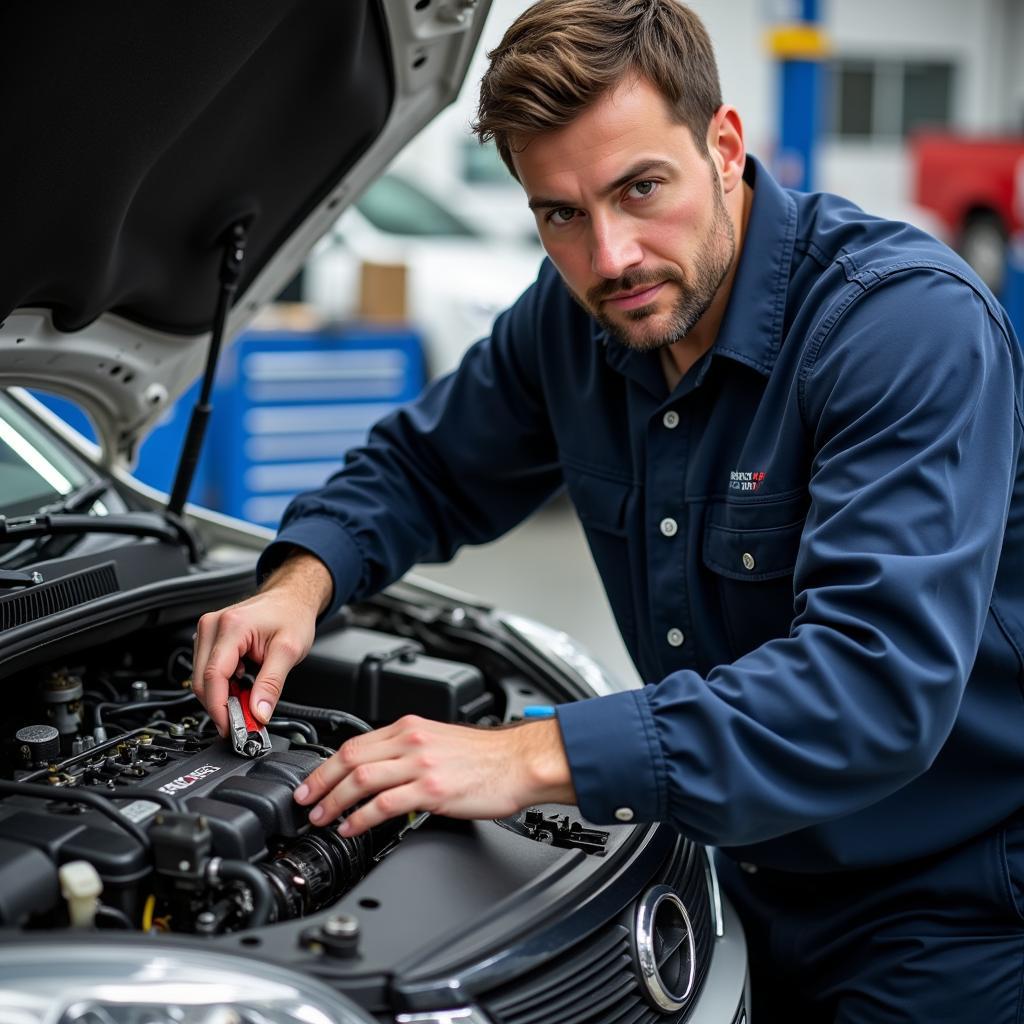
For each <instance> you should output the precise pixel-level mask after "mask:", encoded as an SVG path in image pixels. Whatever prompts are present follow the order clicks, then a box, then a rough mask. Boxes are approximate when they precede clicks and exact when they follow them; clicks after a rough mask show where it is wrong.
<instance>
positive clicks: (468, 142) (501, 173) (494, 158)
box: [460, 136, 516, 185]
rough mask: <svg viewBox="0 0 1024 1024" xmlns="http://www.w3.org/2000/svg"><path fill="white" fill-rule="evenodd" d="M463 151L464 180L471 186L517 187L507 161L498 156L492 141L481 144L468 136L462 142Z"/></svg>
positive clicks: (496, 148)
mask: <svg viewBox="0 0 1024 1024" xmlns="http://www.w3.org/2000/svg"><path fill="white" fill-rule="evenodd" d="M460 147H461V149H462V178H463V180H464V181H468V182H469V183H470V184H471V185H515V184H516V180H515V178H513V177H512V175H511V174H510V173H509V169H508V168H507V167H506V166H505V161H504V160H502V159H501V157H500V156H499V155H498V147H497V146H495V144H494V143H493V142H492V141H488V142H485V143H483V144H481V143H480V142H479V141H478V140H477V139H476V138H475V137H473V136H468V137H466V138H463V139H462V141H461V142H460Z"/></svg>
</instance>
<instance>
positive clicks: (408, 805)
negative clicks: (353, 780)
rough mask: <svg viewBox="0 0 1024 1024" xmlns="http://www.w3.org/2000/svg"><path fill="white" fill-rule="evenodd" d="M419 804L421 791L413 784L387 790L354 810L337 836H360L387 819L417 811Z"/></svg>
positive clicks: (339, 828) (341, 826)
mask: <svg viewBox="0 0 1024 1024" xmlns="http://www.w3.org/2000/svg"><path fill="white" fill-rule="evenodd" d="M421 802H422V795H421V790H420V787H419V786H418V785H417V784H416V783H415V782H408V783H406V784H405V785H404V786H396V787H395V788H394V789H387V790H385V791H384V792H383V793H379V794H378V795H377V796H376V797H374V798H373V799H372V800H370V801H369V802H368V803H365V804H363V806H362V807H359V808H357V809H356V810H354V811H353V812H352V813H351V814H350V815H349V816H348V817H347V818H346V819H345V820H344V821H343V822H342V823H341V825H340V826H339V827H338V834H339V835H343V836H358V835H362V833H363V832H365V831H367V829H371V828H375V827H376V826H377V825H380V824H381V823H382V822H384V821H387V820H388V819H389V818H397V817H398V816H399V815H400V814H408V813H409V812H410V811H417V810H419V809H420V806H419V805H420V803H421Z"/></svg>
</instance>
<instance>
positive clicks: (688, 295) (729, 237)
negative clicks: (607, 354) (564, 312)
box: [570, 176, 736, 352]
mask: <svg viewBox="0 0 1024 1024" xmlns="http://www.w3.org/2000/svg"><path fill="white" fill-rule="evenodd" d="M713 183H714V189H713V191H712V195H713V196H714V216H713V218H712V221H711V226H710V227H709V228H708V231H707V233H706V234H705V236H704V237H703V238H702V239H701V243H700V246H699V248H698V250H697V256H696V258H695V259H694V261H693V269H692V272H690V273H688V274H687V273H684V272H682V271H680V270H679V269H677V268H675V267H672V268H669V267H665V268H664V269H661V270H658V269H645V268H638V269H636V270H630V271H627V272H626V273H625V274H623V275H622V276H621V277H619V278H617V279H616V280H614V281H602V282H601V283H600V284H599V285H596V286H595V287H593V288H591V289H590V290H589V291H588V292H587V294H586V298H585V299H584V298H581V297H579V296H576V295H574V297H575V298H576V301H577V302H579V304H580V305H581V306H583V308H584V309H586V311H587V312H588V313H589V314H590V315H591V316H592V317H593V318H594V319H595V320H596V321H597V322H598V323H599V324H600V325H601V326H602V327H603V328H604V329H605V330H606V331H607V332H608V333H609V334H610V335H611V336H612V337H614V338H615V339H616V341H618V342H619V343H620V344H622V345H625V346H627V347H628V348H632V349H634V350H636V351H638V352H653V351H655V350H657V349H660V348H666V347H667V346H669V345H673V344H675V342H677V341H681V340H682V339H683V338H685V337H686V335H687V334H689V333H690V331H692V330H693V328H694V327H695V326H696V324H697V323H698V322H699V321H700V319H701V317H702V316H704V314H705V313H706V312H707V311H708V309H709V307H710V306H711V303H712V302H713V301H714V299H715V295H717V294H718V289H719V288H720V287H721V286H722V282H723V281H724V280H725V279H726V277H727V276H728V274H729V269H730V267H731V266H732V262H733V259H734V258H735V256H736V231H735V229H734V228H733V223H732V220H731V219H730V217H729V212H728V210H727V209H726V207H725V201H724V200H723V199H722V193H721V191H720V189H719V183H718V178H717V176H714V177H713ZM663 282H667V283H670V284H674V285H675V286H676V289H677V291H678V293H679V294H678V297H677V298H676V300H675V303H674V304H673V306H672V308H671V310H670V311H669V314H668V322H667V323H666V324H664V326H663V327H661V328H660V329H658V330H655V329H654V326H653V324H652V325H651V326H650V328H649V329H648V330H647V331H644V330H643V325H644V323H645V321H648V320H650V319H651V318H652V317H653V316H654V315H655V314H656V313H657V305H656V304H655V303H653V302H652V303H651V304H650V305H647V306H639V307H638V308H636V309H630V310H622V311H620V312H619V313H618V315H617V317H616V318H615V319H613V318H612V317H611V316H609V315H608V314H607V313H606V312H604V306H603V300H604V299H607V298H608V297H609V296H611V295H617V294H620V293H622V292H628V291H635V290H636V289H637V288H642V287H644V286H645V285H646V286H648V287H650V286H653V285H656V284H661V283H663ZM570 291H571V289H570ZM623 320H625V321H626V322H625V323H623Z"/></svg>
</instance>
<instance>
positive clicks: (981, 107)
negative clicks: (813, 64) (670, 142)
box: [400, 0, 1024, 227]
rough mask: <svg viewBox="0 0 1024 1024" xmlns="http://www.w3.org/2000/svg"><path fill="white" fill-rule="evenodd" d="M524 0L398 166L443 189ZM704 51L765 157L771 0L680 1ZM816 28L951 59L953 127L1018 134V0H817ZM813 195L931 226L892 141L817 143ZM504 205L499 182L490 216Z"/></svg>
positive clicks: (1022, 119)
mask: <svg viewBox="0 0 1024 1024" xmlns="http://www.w3.org/2000/svg"><path fill="white" fill-rule="evenodd" d="M528 5H529V4H528V0H494V2H493V5H492V7H491V13H490V16H489V18H488V22H487V24H486V26H485V29H484V36H483V40H482V46H481V48H480V50H479V51H478V53H477V55H476V57H475V59H474V63H473V66H472V67H471V69H470V73H469V75H468V76H467V79H466V84H465V85H464V87H463V89H462V92H461V94H460V96H459V99H458V100H457V102H456V103H455V104H454V105H453V106H452V107H451V108H449V109H448V110H447V111H445V112H444V113H443V114H442V115H441V116H440V117H439V118H438V120H437V121H436V122H435V123H434V125H432V126H431V127H430V128H429V129H428V130H427V131H426V132H424V133H422V135H421V137H420V138H419V139H418V140H417V141H416V142H414V143H413V145H412V146H411V147H410V148H409V151H408V152H407V153H406V154H404V155H403V156H402V157H401V158H400V162H401V163H402V164H405V165H407V166H412V167H415V173H417V174H419V175H422V176H426V177H429V178H433V179H434V180H435V181H436V182H437V183H439V184H443V183H444V182H445V181H446V180H450V176H457V175H458V173H459V166H458V157H459V154H458V151H457V149H456V148H455V146H454V145H453V140H454V139H456V138H458V137H459V136H461V135H462V134H464V133H466V132H467V131H468V123H469V121H470V120H471V118H472V116H473V114H474V111H475V104H476V92H477V87H478V83H479V79H480V76H481V74H482V73H483V70H484V68H485V66H486V57H485V51H486V50H487V49H489V48H491V47H493V46H494V45H496V44H497V43H498V41H499V40H500V39H501V36H502V34H503V33H504V30H505V28H506V27H507V26H508V25H509V24H510V23H511V22H512V21H513V20H514V19H515V17H516V16H517V15H518V14H519V13H520V12H521V11H522V10H524V9H525V8H526V7H527V6H528ZM690 6H691V7H692V8H693V9H694V10H695V11H696V12H697V13H698V14H699V15H700V16H701V18H702V19H703V20H704V23H705V25H706V26H707V28H708V31H709V33H710V35H711V38H712V40H713V42H714V44H715V49H716V53H717V55H718V63H719V71H720V74H721V79H722V91H723V96H724V98H725V101H726V102H727V103H731V104H732V105H734V106H736V107H737V108H738V109H739V112H740V115H741V117H742V119H743V123H744V126H745V131H746V139H747V146H748V149H749V150H750V151H751V152H752V153H754V154H756V155H758V156H761V157H763V158H764V159H766V160H770V158H771V155H772V152H773V150H774V145H775V137H776V124H777V110H778V90H777V68H776V66H775V64H774V63H773V60H772V58H771V57H770V55H769V54H768V52H767V50H766V48H765V44H764V32H765V29H766V28H767V26H768V23H769V18H770V15H771V12H772V11H773V10H775V9H776V8H775V7H774V6H773V3H772V2H771V0H691V3H690ZM821 14H822V22H823V25H824V26H825V28H826V29H827V31H828V33H829V35H830V37H831V40H832V43H833V51H834V53H835V54H836V55H837V56H851V57H853V56H865V57H879V56H892V57H895V58H913V59H929V58H934V59H937V60H943V61H947V60H949V61H953V62H954V63H955V64H956V65H957V67H958V69H959V73H958V78H957V81H956V83H955V86H954V90H955V98H954V119H955V122H956V127H957V128H958V129H959V130H962V131H973V132H979V131H990V132H998V131H1005V130H1007V129H1008V128H1009V127H1011V126H1012V127H1016V128H1017V130H1018V131H1021V132H1024V0H821ZM817 186H818V187H819V188H823V189H826V190H828V191H834V192H839V193H842V194H845V195H848V196H850V197H851V198H853V199H854V200H855V201H857V202H859V203H861V205H863V206H864V207H865V208H867V209H870V210H872V211H874V212H878V213H881V214H885V215H890V216H906V217H909V218H910V219H915V220H918V221H919V222H921V223H923V224H924V225H925V226H927V227H933V226H934V224H933V222H930V221H929V220H928V219H927V217H923V216H921V215H919V212H918V211H915V210H913V208H912V207H910V205H909V194H910V193H909V189H910V170H909V166H908V161H907V156H906V152H905V149H904V147H903V145H902V144H901V143H899V142H879V143H863V142H857V143H850V142H842V143H840V142H836V141H831V140H828V139H824V140H822V145H821V148H820V152H819V167H818V182H817ZM504 203H512V204H513V205H514V209H515V211H516V212H517V213H520V214H523V215H524V216H526V214H525V211H524V209H523V207H522V206H520V205H519V204H520V203H521V198H520V195H519V194H518V193H517V192H516V191H515V190H514V189H513V188H512V187H510V188H509V189H508V190H506V196H505V198H504V199H501V200H500V201H498V200H497V199H496V201H495V204H494V206H493V212H494V215H495V216H503V217H504V216H510V214H508V213H507V212H506V209H505V206H504V205H503V204H504Z"/></svg>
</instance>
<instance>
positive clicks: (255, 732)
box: [228, 676, 270, 758]
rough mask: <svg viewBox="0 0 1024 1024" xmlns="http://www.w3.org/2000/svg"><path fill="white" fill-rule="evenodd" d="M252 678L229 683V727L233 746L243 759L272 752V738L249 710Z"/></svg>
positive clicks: (247, 677)
mask: <svg viewBox="0 0 1024 1024" xmlns="http://www.w3.org/2000/svg"><path fill="white" fill-rule="evenodd" d="M251 693H252V677H251V676H246V677H243V678H242V679H235V678H232V679H231V681H230V682H229V683H228V725H229V727H230V729H231V745H232V747H234V749H235V753H236V754H238V755H239V756H241V757H249V758H256V757H262V756H263V755H264V754H266V753H269V751H270V736H269V735H268V733H267V729H266V726H263V725H260V723H259V722H258V721H256V719H255V718H254V717H253V713H252V711H250V710H249V698H250V695H251Z"/></svg>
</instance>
